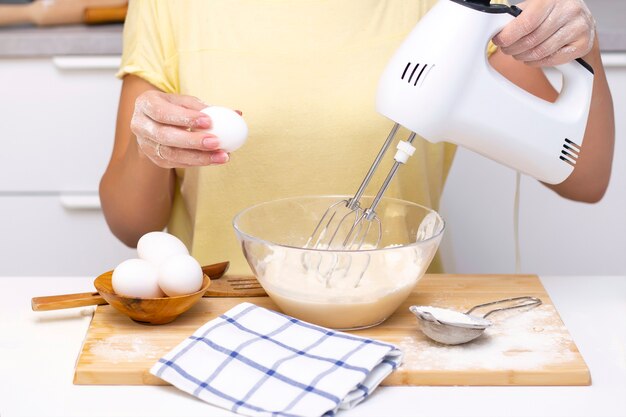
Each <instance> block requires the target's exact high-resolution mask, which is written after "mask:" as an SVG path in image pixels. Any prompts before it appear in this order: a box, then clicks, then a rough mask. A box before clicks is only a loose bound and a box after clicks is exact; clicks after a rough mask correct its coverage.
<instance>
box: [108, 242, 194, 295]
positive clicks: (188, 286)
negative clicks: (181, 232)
mask: <svg viewBox="0 0 626 417" xmlns="http://www.w3.org/2000/svg"><path fill="white" fill-rule="evenodd" d="M137 252H138V254H139V258H140V259H129V260H127V261H124V262H122V263H121V264H120V265H118V266H117V268H115V270H114V271H113V277H112V284H113V290H114V291H115V293H116V294H119V295H124V296H127V297H137V298H157V297H163V296H164V295H168V296H170V297H174V296H178V295H186V294H191V293H194V292H196V291H198V290H199V289H200V288H202V279H203V275H204V274H203V273H202V267H201V266H200V264H199V263H198V261H196V260H195V259H194V258H193V257H192V256H190V255H189V251H188V250H187V248H186V247H185V245H184V244H183V242H181V241H180V240H179V239H178V238H176V237H175V236H172V235H170V234H168V233H164V232H150V233H147V234H145V235H144V236H142V237H141V239H139V243H138V244H137Z"/></svg>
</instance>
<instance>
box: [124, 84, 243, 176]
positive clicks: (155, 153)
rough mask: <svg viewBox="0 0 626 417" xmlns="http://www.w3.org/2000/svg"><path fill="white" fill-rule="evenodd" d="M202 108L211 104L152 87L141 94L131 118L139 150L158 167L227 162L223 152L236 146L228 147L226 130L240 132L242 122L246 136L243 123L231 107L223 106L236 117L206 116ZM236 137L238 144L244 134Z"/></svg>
mask: <svg viewBox="0 0 626 417" xmlns="http://www.w3.org/2000/svg"><path fill="white" fill-rule="evenodd" d="M203 109H206V110H209V109H211V107H209V108H208V109H207V106H206V104H204V103H202V102H201V101H200V100H198V99H197V98H195V97H191V96H185V95H177V94H167V93H163V92H160V91H154V90H151V91H147V92H145V93H143V94H141V95H140V96H139V97H138V98H137V100H136V102H135V110H134V113H133V118H132V120H131V130H132V132H133V133H134V134H135V136H136V138H137V144H138V145H139V149H140V150H141V151H142V152H143V153H144V154H145V155H146V156H147V157H148V158H150V160H151V161H152V162H153V163H155V164H156V165H158V166H159V167H161V168H187V167H193V166H206V165H212V164H223V163H226V162H228V160H229V156H228V153H227V152H232V151H233V150H234V149H236V148H237V147H238V146H232V143H233V140H232V139H231V136H229V134H228V132H232V131H233V129H235V131H238V132H239V133H241V132H242V129H241V126H242V123H243V126H244V127H245V136H247V126H246V125H245V122H244V121H243V118H241V116H240V115H238V114H237V113H235V112H234V111H233V110H230V109H227V110H229V111H230V112H231V113H234V114H235V115H236V116H237V117H238V118H239V119H240V120H237V119H236V118H233V117H232V116H231V115H230V114H227V112H221V113H220V112H218V113H220V114H218V115H216V116H213V115H211V116H207V114H210V111H207V112H206V113H203V112H202V111H201V110H203ZM222 114H226V116H225V118H224V120H225V121H222V118H221V117H220V115H222ZM229 116H230V117H229ZM220 126H221V127H220ZM224 126H225V129H226V130H224ZM233 126H234V127H233ZM222 132H226V133H222ZM220 136H223V137H220ZM240 137H241V135H239V136H237V138H239V139H238V141H239V142H240V143H239V146H241V144H243V142H244V141H245V137H244V138H243V140H241V139H240Z"/></svg>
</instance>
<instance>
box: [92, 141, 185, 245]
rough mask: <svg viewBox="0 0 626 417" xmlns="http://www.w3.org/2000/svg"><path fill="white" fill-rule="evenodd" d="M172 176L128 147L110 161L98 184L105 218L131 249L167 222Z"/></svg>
mask: <svg viewBox="0 0 626 417" xmlns="http://www.w3.org/2000/svg"><path fill="white" fill-rule="evenodd" d="M174 185H175V172H174V170H173V169H168V168H160V167H158V166H156V165H155V164H154V163H153V162H152V161H150V159H149V158H147V157H146V156H145V155H144V154H143V153H141V152H140V150H139V149H138V147H137V144H136V143H134V142H132V143H129V144H128V146H127V148H126V151H125V153H124V154H123V155H120V157H119V158H112V160H111V162H110V163H109V166H108V168H107V170H106V172H105V174H104V175H103V177H102V180H101V182H100V199H101V202H102V209H103V211H104V216H105V218H106V221H107V223H108V224H109V227H110V229H111V231H112V232H113V234H114V235H115V236H117V238H118V239H120V240H121V241H122V242H124V243H125V244H126V245H128V246H131V247H134V246H136V244H137V241H138V240H139V238H140V237H141V236H142V235H143V234H145V233H147V232H150V231H154V230H163V228H164V227H165V226H166V225H167V222H168V220H169V216H170V212H171V207H172V199H173V194H174Z"/></svg>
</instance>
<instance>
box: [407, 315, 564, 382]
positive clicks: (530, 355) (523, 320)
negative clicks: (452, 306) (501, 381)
mask: <svg viewBox="0 0 626 417" xmlns="http://www.w3.org/2000/svg"><path fill="white" fill-rule="evenodd" d="M489 320H491V321H492V322H493V323H494V324H493V326H492V327H490V328H487V329H486V330H485V333H483V335H482V336H480V337H479V338H478V339H476V340H474V341H472V342H469V343H466V344H464V345H457V346H447V345H442V344H439V343H437V342H434V341H432V340H430V339H428V338H427V337H426V336H424V335H423V334H422V333H421V331H420V330H417V331H418V332H419V335H418V336H419V337H404V338H403V339H401V340H400V341H399V343H397V344H398V345H399V347H400V349H402V351H403V352H404V355H405V359H404V363H411V364H412V365H411V368H412V369H419V370H437V369H445V370H467V369H490V370H529V369H539V368H541V367H543V366H545V365H548V364H557V363H564V362H570V361H573V360H574V359H575V358H576V354H575V346H574V343H573V342H572V340H571V337H570V335H569V333H568V331H567V329H566V328H565V326H564V325H563V324H562V322H561V320H560V319H559V316H558V314H557V312H556V310H555V308H554V307H553V306H551V305H545V304H544V305H541V306H539V307H536V308H533V309H530V310H528V311H523V312H521V311H519V310H518V311H517V312H515V311H511V312H502V313H500V314H498V313H495V314H494V315H492V316H489ZM416 326H419V325H416Z"/></svg>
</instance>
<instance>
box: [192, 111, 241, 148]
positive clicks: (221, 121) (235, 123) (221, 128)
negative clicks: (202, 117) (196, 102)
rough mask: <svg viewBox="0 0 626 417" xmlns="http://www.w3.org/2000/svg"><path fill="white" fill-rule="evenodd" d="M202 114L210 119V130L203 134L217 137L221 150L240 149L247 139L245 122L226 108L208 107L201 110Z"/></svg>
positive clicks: (234, 112)
mask: <svg viewBox="0 0 626 417" xmlns="http://www.w3.org/2000/svg"><path fill="white" fill-rule="evenodd" d="M202 113H204V114H206V115H207V116H209V117H210V118H211V122H212V123H211V128H210V129H207V130H205V132H208V133H212V134H214V135H215V136H217V137H218V139H219V140H220V143H221V149H222V150H223V151H226V152H233V151H236V150H237V149H239V148H241V147H242V146H243V144H244V143H246V139H247V138H248V125H247V124H246V121H245V120H244V119H243V117H241V115H239V113H237V112H236V111H234V110H231V109H229V108H227V107H220V106H210V107H207V108H206V109H203V110H202Z"/></svg>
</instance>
